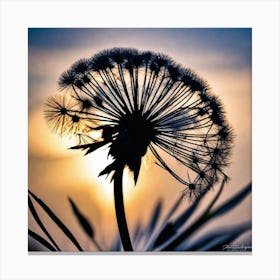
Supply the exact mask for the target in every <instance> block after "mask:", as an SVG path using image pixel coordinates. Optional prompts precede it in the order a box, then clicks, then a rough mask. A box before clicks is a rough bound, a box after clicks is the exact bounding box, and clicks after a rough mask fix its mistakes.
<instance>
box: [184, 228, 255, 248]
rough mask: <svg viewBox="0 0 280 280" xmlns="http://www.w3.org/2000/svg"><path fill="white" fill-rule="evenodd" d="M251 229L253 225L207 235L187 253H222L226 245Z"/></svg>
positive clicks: (193, 244) (216, 231) (192, 245)
mask: <svg viewBox="0 0 280 280" xmlns="http://www.w3.org/2000/svg"><path fill="white" fill-rule="evenodd" d="M250 229H251V223H244V224H242V225H239V226H236V225H235V226H232V227H228V228H226V229H222V230H215V231H214V232H211V233H207V234H205V235H204V236H202V237H200V238H199V239H198V240H196V241H194V242H193V243H192V244H191V245H190V246H188V247H187V248H186V249H185V250H186V251H206V250H207V251H208V250H210V251H221V250H223V246H224V245H225V244H229V243H231V242H232V241H234V240H235V239H236V238H237V237H239V236H240V235H241V234H243V233H245V232H246V231H248V230H250Z"/></svg>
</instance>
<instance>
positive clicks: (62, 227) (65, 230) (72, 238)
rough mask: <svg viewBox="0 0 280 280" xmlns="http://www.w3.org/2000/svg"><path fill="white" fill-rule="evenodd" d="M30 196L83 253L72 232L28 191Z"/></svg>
mask: <svg viewBox="0 0 280 280" xmlns="http://www.w3.org/2000/svg"><path fill="white" fill-rule="evenodd" d="M28 192H29V194H30V195H31V196H32V197H33V198H34V199H35V200H36V201H37V203H38V204H39V205H40V206H41V207H42V208H43V209H44V210H45V212H46V213H47V214H48V215H49V217H50V218H51V219H52V220H53V221H54V222H55V223H56V225H57V226H58V227H59V228H60V229H61V230H62V231H63V232H64V234H65V235H66V236H67V237H68V238H69V239H70V240H71V241H72V243H73V244H74V245H75V246H76V248H77V249H78V250H79V251H83V249H82V247H81V246H80V244H79V242H78V241H77V239H76V238H75V237H74V235H73V234H72V233H71V231H70V230H69V229H68V228H67V227H66V226H65V225H64V223H63V222H62V221H61V220H60V219H59V218H58V217H57V216H56V215H55V214H54V213H53V211H52V210H51V209H50V208H49V207H48V206H47V205H46V204H45V203H44V202H43V201H42V200H41V199H40V198H38V197H37V196H36V195H35V194H33V193H32V192H31V191H30V190H28Z"/></svg>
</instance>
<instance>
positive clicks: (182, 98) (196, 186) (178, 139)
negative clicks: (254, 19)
mask: <svg viewBox="0 0 280 280" xmlns="http://www.w3.org/2000/svg"><path fill="white" fill-rule="evenodd" d="M58 84H59V87H60V89H61V90H62V92H61V93H59V94H57V95H55V96H53V97H50V98H49V99H48V100H47V102H46V104H45V105H46V107H45V117H46V119H47V121H48V123H49V125H50V127H51V128H52V129H53V130H54V131H56V132H57V133H58V134H59V135H71V136H74V137H76V138H77V145H76V146H74V147H71V149H81V150H85V151H86V153H85V154H86V155H87V154H89V153H91V152H93V151H95V150H97V149H99V148H101V147H107V148H108V149H109V151H108V155H109V156H111V157H112V159H113V162H112V163H111V164H109V165H108V166H107V167H105V169H104V170H103V171H101V172H100V174H99V175H100V176H101V175H107V176H108V175H110V174H111V175H112V177H111V180H112V181H113V183H114V200H115V209H116V217H117V223H118V228H119V233H120V237H121V241H122V245H123V248H124V250H125V251H132V250H133V247H132V244H131V241H130V236H129V232H128V228H127V223H126V218H125V211H124V203H123V191H122V177H123V170H124V168H126V167H128V168H129V169H130V170H131V171H132V172H133V175H134V181H135V184H136V183H137V179H138V176H139V172H140V167H141V161H142V158H143V157H144V156H145V155H146V153H147V150H148V149H149V150H150V151H151V152H152V154H153V155H154V157H155V159H156V161H157V162H156V163H157V164H158V165H159V166H161V167H162V168H163V169H165V170H166V171H167V172H169V173H170V174H171V175H172V176H173V177H174V178H175V179H176V180H178V181H179V182H180V183H182V184H183V185H184V186H185V191H184V194H185V195H186V196H188V197H189V198H190V199H192V198H193V197H198V196H199V195H201V194H203V193H204V192H206V191H208V190H209V189H211V187H212V186H213V185H214V184H215V183H216V182H217V181H219V179H220V178H223V180H225V179H227V178H228V177H227V175H226V174H225V173H224V171H223V169H224V167H225V166H226V165H227V164H228V158H229V153H230V150H231V145H232V129H231V128H230V126H229V125H228V123H227V121H226V119H225V113H224V110H223V105H222V103H221V101H220V100H219V99H218V98H217V97H216V96H214V95H213V94H212V93H211V92H210V88H209V86H208V85H207V83H206V82H205V81H203V80H202V79H201V78H199V77H198V76H197V75H196V74H195V73H194V72H193V71H191V70H190V69H187V68H183V67H182V66H180V65H178V64H177V63H175V62H174V61H173V60H172V59H170V58H169V57H167V56H166V55H163V54H159V53H154V52H151V51H146V52H140V51H138V50H135V49H124V48H114V49H109V50H104V51H101V52H99V53H98V54H96V55H94V56H93V57H92V58H90V59H81V60H79V61H77V62H76V63H74V64H73V65H72V66H71V67H70V69H69V70H67V71H65V72H64V73H63V74H62V75H61V77H60V79H59V82H58ZM96 131H98V132H99V136H98V137H96V133H93V132H96ZM171 157H172V158H173V159H175V160H176V161H177V162H178V163H179V164H180V165H181V166H182V167H184V168H185V169H184V170H185V172H184V176H183V175H182V174H178V173H177V172H176V171H175V170H174V169H173V168H172V166H171V165H170V164H169V163H168V161H169V159H170V158H171Z"/></svg>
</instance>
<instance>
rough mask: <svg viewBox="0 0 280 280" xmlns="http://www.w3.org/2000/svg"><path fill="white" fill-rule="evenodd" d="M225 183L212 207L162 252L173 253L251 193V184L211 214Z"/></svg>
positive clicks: (164, 247)
mask: <svg viewBox="0 0 280 280" xmlns="http://www.w3.org/2000/svg"><path fill="white" fill-rule="evenodd" d="M223 186H224V181H223V182H222V184H221V187H220V190H219V192H218V193H217V195H216V197H215V198H214V200H213V201H212V202H211V203H210V206H209V207H208V208H207V209H206V211H205V212H204V213H203V214H202V215H201V216H200V217H199V218H198V219H197V220H196V221H195V222H194V223H193V224H192V225H190V226H189V227H188V228H186V229H185V230H184V231H183V232H182V233H181V234H180V235H178V236H177V237H175V238H174V237H173V238H172V240H171V241H170V242H169V243H168V244H166V245H164V246H163V248H161V250H162V251H171V250H174V249H175V248H176V247H177V246H178V245H179V244H181V243H182V242H184V241H185V240H186V239H187V238H188V237H189V236H190V235H191V234H193V233H194V232H195V231H196V230H198V229H199V228H201V226H202V225H204V224H205V223H207V222H209V221H210V220H211V219H212V218H215V217H217V216H219V215H222V214H225V213H227V212H229V211H230V210H232V209H233V208H234V207H235V206H237V205H238V204H239V203H240V202H241V201H242V200H243V199H244V198H245V197H246V196H247V195H248V194H249V192H250V191H251V184H249V185H248V186H246V187H245V188H244V189H243V190H241V191H240V192H239V193H238V194H237V195H235V196H234V197H233V198H231V199H229V200H228V201H226V202H225V203H224V204H222V205H221V206H220V207H218V208H217V209H216V210H213V211H212V212H210V213H209V210H210V209H211V208H212V206H213V205H214V203H215V202H216V200H217V198H218V197H219V196H220V193H221V190H222V189H223Z"/></svg>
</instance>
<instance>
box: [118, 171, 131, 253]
mask: <svg viewBox="0 0 280 280" xmlns="http://www.w3.org/2000/svg"><path fill="white" fill-rule="evenodd" d="M123 168H124V167H118V168H117V169H116V172H115V175H114V199H115V209H116V217H117V222H118V228H119V233H120V237H121V241H122V245H123V249H124V251H133V248H132V244H131V241H130V237H129V232H128V228H127V223H126V218H125V212H124V204H123V185H122V179H123V178H122V177H123Z"/></svg>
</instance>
